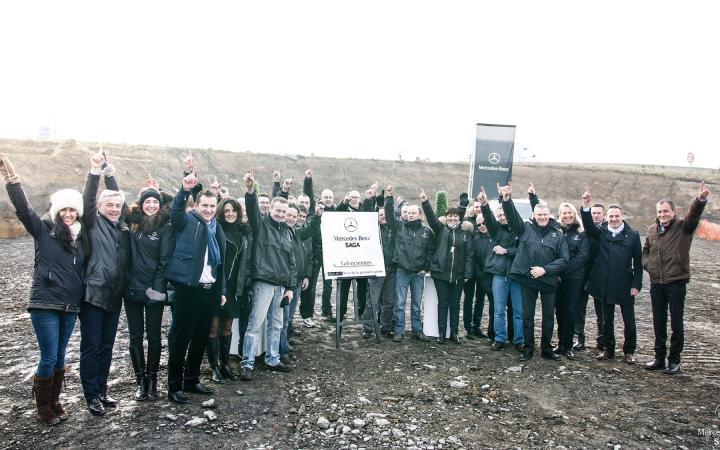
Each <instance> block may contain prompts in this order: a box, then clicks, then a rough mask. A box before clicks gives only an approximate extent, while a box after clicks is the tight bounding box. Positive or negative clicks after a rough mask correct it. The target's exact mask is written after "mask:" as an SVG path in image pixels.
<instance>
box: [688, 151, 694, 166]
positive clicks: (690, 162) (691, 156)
mask: <svg viewBox="0 0 720 450" xmlns="http://www.w3.org/2000/svg"><path fill="white" fill-rule="evenodd" d="M687 161H688V163H689V164H692V163H693V161H695V155H694V154H693V153H692V152H690V153H688V154H687Z"/></svg>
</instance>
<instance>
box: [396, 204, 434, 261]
mask: <svg viewBox="0 0 720 450" xmlns="http://www.w3.org/2000/svg"><path fill="white" fill-rule="evenodd" d="M394 207H395V205H394V199H393V197H385V205H384V208H385V219H386V220H387V223H388V225H389V226H390V228H391V229H392V230H394V231H395V250H394V251H393V259H392V261H393V263H394V264H395V265H397V266H398V267H400V268H402V269H404V270H407V271H408V272H416V273H417V272H420V271H423V270H429V269H430V259H431V258H432V255H433V253H434V251H435V238H434V236H433V232H432V230H431V229H430V228H428V227H426V226H423V224H422V221H421V220H420V219H418V220H415V221H413V222H403V221H401V220H397V219H395V212H394Z"/></svg>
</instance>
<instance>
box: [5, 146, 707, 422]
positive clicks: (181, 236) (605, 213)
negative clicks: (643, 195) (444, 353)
mask: <svg viewBox="0 0 720 450" xmlns="http://www.w3.org/2000/svg"><path fill="white" fill-rule="evenodd" d="M183 169H184V174H183V178H182V181H181V183H180V187H179V189H178V190H177V192H175V193H174V195H171V194H169V193H167V192H165V191H162V190H160V188H159V186H158V184H157V182H155V180H153V179H152V178H151V177H148V179H147V180H146V183H145V186H144V187H143V188H142V189H141V191H140V192H139V195H138V200H137V201H136V202H135V203H134V204H133V205H132V206H130V207H128V205H127V203H126V201H125V196H124V194H123V193H122V191H120V188H119V186H118V182H117V179H116V178H115V176H114V168H113V167H112V165H109V164H108V163H107V161H106V158H105V155H104V154H103V153H102V152H99V153H97V154H95V155H93V157H92V158H91V161H90V169H89V172H88V175H87V179H86V183H85V188H84V189H83V192H82V193H80V192H78V191H76V190H73V189H63V190H60V191H58V192H56V193H54V194H53V195H52V196H51V198H50V203H51V207H50V212H49V213H48V214H46V215H44V216H42V217H41V216H39V215H38V214H37V213H36V212H35V211H34V210H33V209H32V207H31V206H30V204H29V203H28V201H27V198H26V196H25V193H24V191H23V187H22V185H21V183H20V179H19V176H18V175H17V173H16V172H15V169H14V167H13V165H12V163H11V162H10V161H9V159H8V157H7V156H6V155H2V154H0V173H1V174H2V175H3V176H4V178H5V182H6V189H7V191H8V194H9V197H10V200H11V202H12V203H13V205H14V207H15V210H16V213H17V216H18V219H19V220H20V221H21V222H22V224H23V225H24V226H25V228H26V229H27V231H28V233H29V234H30V235H31V236H32V237H33V238H34V240H35V254H36V257H35V267H34V275H33V283H32V288H31V293H30V302H29V305H28V310H29V312H30V318H31V321H32V324H33V327H34V330H35V335H36V338H37V341H38V346H39V348H40V362H39V364H38V367H37V370H36V373H35V376H34V378H33V395H34V396H35V400H36V405H37V413H38V417H39V418H40V420H41V421H42V422H44V423H47V424H50V425H53V424H57V423H59V422H60V421H61V420H65V419H67V417H68V415H67V412H66V411H65V409H64V408H63V406H62V405H61V403H60V401H59V395H60V391H61V387H62V384H63V380H64V375H65V370H66V369H65V351H66V347H67V344H68V341H69V338H70V335H71V334H72V331H73V329H74V325H75V321H76V319H77V318H78V317H79V319H80V330H81V344H80V353H81V357H80V378H81V381H82V387H83V393H84V396H85V399H86V402H87V406H88V410H89V411H90V412H91V413H92V414H94V415H98V416H101V415H104V414H105V413H106V410H107V409H108V408H114V407H116V405H117V401H116V400H114V399H113V398H111V397H110V396H109V395H108V387H107V380H108V374H109V370H110V363H111V359H112V351H113V345H114V341H115V336H116V333H117V328H118V322H119V317H120V314H121V310H122V306H123V305H124V309H125V314H126V319H127V324H128V334H129V338H130V339H129V340H130V358H131V362H132V366H133V370H134V374H135V378H136V385H137V389H136V392H135V399H136V400H138V401H144V400H156V399H157V398H158V383H157V379H158V368H159V365H160V359H161V348H162V344H161V339H162V337H161V325H162V317H163V313H164V310H165V306H168V305H169V306H170V309H171V311H172V321H171V325H170V328H169V331H168V347H167V348H168V362H167V397H168V399H169V400H170V401H172V402H175V403H188V402H190V401H191V400H190V398H189V397H188V396H187V395H186V393H188V392H193V393H198V394H204V395H210V394H213V393H214V390H213V389H211V388H210V387H208V386H206V385H205V384H203V383H201V381H200V375H201V373H200V372H201V371H200V368H201V364H202V360H203V358H204V356H205V355H207V360H208V364H209V366H210V369H211V375H210V379H211V380H212V381H213V382H215V383H222V382H223V381H224V380H225V379H230V380H237V379H238V378H239V379H241V380H245V381H249V380H252V379H253V370H254V367H255V361H256V357H257V356H259V354H260V353H263V351H262V350H264V365H265V366H266V367H267V369H269V370H274V371H279V372H290V371H292V367H291V365H290V359H289V353H290V351H291V350H292V347H291V345H290V344H291V343H292V340H291V336H292V335H293V333H294V331H293V318H294V316H295V312H296V310H297V309H298V307H299V310H300V311H299V312H300V317H301V323H302V324H303V326H305V327H309V328H312V327H315V326H316V325H317V324H316V323H315V321H314V312H315V296H316V285H317V283H318V279H319V276H320V273H321V269H322V236H321V233H320V223H321V220H322V215H323V213H327V212H342V211H350V212H353V211H370V212H377V214H378V226H379V230H380V236H381V243H382V252H383V258H384V261H385V266H386V267H385V276H384V277H373V278H367V279H357V280H355V281H356V287H355V295H356V296H357V298H358V310H359V311H358V313H359V314H360V315H361V316H363V317H364V318H365V319H366V321H365V325H364V329H363V337H364V338H369V337H371V336H372V334H373V325H372V322H373V321H378V322H379V325H380V332H381V334H382V335H383V336H386V337H388V338H391V339H392V340H393V341H394V342H402V341H403V339H404V336H405V330H406V324H405V322H406V318H405V311H406V302H407V295H408V291H410V303H411V307H410V333H411V337H412V338H413V339H415V340H417V341H421V342H427V341H430V338H429V337H428V336H426V335H425V334H424V332H423V322H422V299H423V289H424V286H425V283H426V274H429V278H430V279H431V280H432V282H433V283H434V286H435V290H436V292H437V300H438V311H437V313H438V314H437V317H438V331H439V336H438V337H437V341H436V342H437V344H443V345H444V344H446V342H450V343H453V344H460V343H461V339H460V336H459V328H460V307H461V298H462V297H463V293H464V296H465V299H464V302H463V310H464V312H463V319H464V321H463V325H464V328H465V330H466V332H467V334H466V337H467V339H478V338H481V337H487V338H489V339H490V342H491V348H492V349H493V350H498V351H499V350H502V349H503V348H504V347H505V345H506V344H507V343H508V342H509V343H510V344H512V345H513V346H514V348H515V349H516V350H517V351H518V352H520V353H521V356H520V358H521V359H522V360H525V361H526V360H529V359H530V358H532V357H533V354H534V351H535V333H534V330H535V306H536V302H537V299H538V297H539V298H540V301H541V305H542V306H541V310H542V321H541V329H542V332H541V342H540V351H541V356H542V357H544V358H547V359H552V360H556V359H559V358H560V357H561V356H560V355H562V356H564V357H566V358H573V357H574V353H573V351H577V350H583V349H585V344H586V341H585V333H584V328H585V323H584V322H585V310H586V304H587V301H588V298H589V296H592V297H593V299H594V302H595V312H596V316H597V318H598V320H597V348H598V349H599V350H601V351H602V353H600V355H599V356H598V357H599V358H600V359H613V358H614V357H615V346H616V345H615V336H614V323H613V319H614V311H615V305H620V308H621V312H622V317H623V321H624V324H625V340H624V345H623V354H624V361H625V362H627V363H634V362H635V359H634V357H633V354H634V352H635V346H636V331H635V315H634V298H635V296H636V295H637V294H638V292H639V291H640V289H641V285H642V270H643V267H644V268H645V269H646V270H647V271H648V273H649V274H650V281H651V289H650V293H651V299H652V307H653V308H652V309H653V322H654V328H655V359H654V361H652V362H650V363H648V364H647V365H646V368H647V369H650V370H656V369H665V371H666V372H667V373H677V372H678V371H679V366H680V353H681V351H682V347H683V340H684V337H683V318H682V315H683V304H684V298H685V286H686V283H687V281H688V280H689V278H690V271H689V249H690V244H691V241H692V237H693V233H694V231H695V229H696V228H697V226H698V224H699V220H700V216H701V214H702V211H703V208H704V206H705V204H706V202H707V198H708V194H709V192H708V190H707V188H706V187H705V186H704V184H703V185H701V187H700V190H699V193H698V196H697V198H696V199H695V201H694V202H693V204H692V205H691V207H690V209H689V211H688V213H687V215H686V217H685V218H684V219H680V218H677V217H676V213H675V205H674V204H673V202H672V201H671V200H667V199H663V200H660V201H659V202H658V203H657V205H656V208H657V220H656V223H655V224H654V225H652V226H651V227H650V228H649V229H648V231H647V233H646V239H645V245H644V247H643V246H641V243H640V234H639V233H638V232H637V231H635V230H633V229H632V228H631V227H630V225H629V224H628V223H627V222H626V221H624V219H623V211H622V208H621V207H620V206H618V205H611V206H609V207H608V208H607V209H606V208H605V207H604V206H603V205H601V204H598V203H592V199H591V197H590V193H589V192H585V193H584V194H583V195H582V205H581V207H580V211H578V210H577V209H576V208H575V207H574V206H573V205H572V204H571V203H562V204H561V205H560V207H559V208H558V211H557V215H556V216H555V217H553V215H552V213H551V210H550V208H549V206H548V205H547V204H546V203H545V202H543V201H541V200H539V198H538V196H537V192H536V191H535V187H534V186H533V185H532V184H531V185H530V188H529V189H528V194H529V198H530V203H531V205H532V207H533V215H532V218H531V220H524V219H523V218H522V217H521V216H520V214H519V213H518V211H517V209H516V207H515V205H514V203H513V200H512V191H513V187H512V184H511V183H508V185H507V186H499V185H498V186H497V188H498V207H497V208H496V209H495V210H494V211H492V210H491V206H490V205H491V203H490V201H489V200H488V196H487V194H486V193H485V191H484V189H483V190H481V192H480V193H479V195H478V196H477V198H476V199H474V200H473V202H472V205H470V202H469V201H468V197H467V195H466V194H463V195H461V196H460V201H459V203H458V205H457V206H453V207H450V208H448V209H447V210H446V211H444V212H442V214H441V217H438V215H437V214H436V212H435V211H434V209H433V208H432V206H431V204H430V202H429V200H428V198H427V195H426V194H425V192H424V191H423V192H421V193H420V194H419V196H418V199H419V202H418V203H412V202H410V201H407V200H406V199H404V198H402V197H399V196H398V197H395V189H394V187H393V185H392V184H389V185H388V186H387V187H386V188H385V189H384V190H380V189H379V187H378V185H377V183H375V184H373V185H372V186H370V187H369V188H368V189H367V190H366V191H365V197H364V198H363V197H362V196H361V195H360V193H359V192H358V191H351V192H349V193H348V194H347V195H346V196H345V198H344V199H343V201H341V202H339V203H337V204H335V203H334V195H333V192H332V191H331V190H329V189H325V190H323V191H322V193H321V195H320V197H319V199H316V198H315V195H314V191H313V172H312V170H308V171H306V172H305V178H304V182H303V192H302V194H300V195H298V196H297V197H294V196H293V195H291V194H290V191H291V188H292V186H293V184H294V178H292V177H290V178H287V179H285V180H282V178H281V176H280V174H279V173H278V172H275V173H274V174H273V189H272V193H271V194H270V195H268V194H266V193H262V192H259V188H258V184H257V182H256V177H255V173H254V171H253V170H252V169H249V170H248V171H247V173H245V175H244V177H243V180H244V185H245V186H244V187H245V191H246V192H245V193H244V196H243V197H240V198H233V197H231V196H230V194H229V192H228V191H227V189H224V190H223V188H222V187H221V186H220V184H219V183H218V182H217V181H215V182H213V183H212V184H211V187H210V189H203V187H202V185H201V184H200V183H198V176H197V167H196V163H195V158H194V156H193V155H192V153H190V152H188V155H187V156H186V157H185V159H184V160H183ZM101 179H102V181H104V189H103V190H102V191H101V192H100V193H99V194H98V191H99V185H100V181H101ZM352 281H353V280H342V281H340V282H339V289H340V292H339V295H340V306H339V311H336V314H339V315H340V316H341V319H342V318H343V317H344V316H345V315H346V314H347V301H348V297H349V291H350V286H351V284H352ZM322 286H323V289H322V307H321V311H322V314H323V316H325V317H326V318H328V319H331V320H335V319H334V318H333V317H332V303H331V300H330V299H331V295H332V288H333V285H332V281H331V280H323V284H322ZM486 298H487V303H488V310H489V311H488V314H489V317H488V319H489V320H488V328H487V334H486V333H484V332H483V331H482V330H481V326H480V325H481V322H482V317H483V314H484V304H485V299H486ZM668 308H669V310H670V315H671V328H672V337H671V348H670V352H669V356H668V352H667V348H666V341H667V311H668ZM506 316H507V317H506ZM555 318H557V322H558V336H557V340H556V345H555V346H553V344H552V343H551V341H552V335H553V331H554V319H555ZM235 319H237V320H238V324H239V334H238V337H239V345H238V349H239V353H241V355H242V360H241V363H240V372H239V374H238V373H235V372H234V371H233V369H232V368H231V366H230V358H229V354H230V345H231V340H232V324H233V321H234V320H235ZM506 319H507V320H506ZM448 323H449V327H448ZM575 337H576V340H575V339H574V338H575ZM145 341H147V352H145ZM263 341H265V346H264V349H261V348H260V347H261V343H262V342H263ZM666 361H667V362H668V363H669V365H668V366H667V368H666Z"/></svg>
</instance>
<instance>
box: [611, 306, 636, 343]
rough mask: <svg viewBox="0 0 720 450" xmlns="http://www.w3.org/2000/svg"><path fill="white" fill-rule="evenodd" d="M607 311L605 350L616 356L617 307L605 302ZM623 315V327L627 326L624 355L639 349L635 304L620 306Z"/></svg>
mask: <svg viewBox="0 0 720 450" xmlns="http://www.w3.org/2000/svg"><path fill="white" fill-rule="evenodd" d="M603 305H604V308H605V311H604V317H605V321H604V322H603V340H604V346H605V350H606V351H608V352H610V354H615V305H614V304H612V303H610V304H608V303H607V302H603ZM619 306H620V312H621V313H622V319H623V325H624V326H625V332H624V334H625V342H623V353H626V354H627V353H630V354H633V353H635V348H636V347H637V329H636V328H635V304H634V303H631V304H629V305H619Z"/></svg>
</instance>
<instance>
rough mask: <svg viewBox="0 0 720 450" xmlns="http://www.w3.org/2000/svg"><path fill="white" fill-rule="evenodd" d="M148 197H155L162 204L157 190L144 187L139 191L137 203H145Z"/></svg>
mask: <svg viewBox="0 0 720 450" xmlns="http://www.w3.org/2000/svg"><path fill="white" fill-rule="evenodd" d="M150 197H152V198H154V199H156V200H157V201H158V202H159V203H160V206H162V204H163V200H162V196H161V195H160V193H159V192H158V191H156V190H155V189H153V188H149V189H145V190H144V191H142V192H141V193H140V198H139V199H138V205H140V206H142V204H143V203H145V200H147V199H148V198H150Z"/></svg>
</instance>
